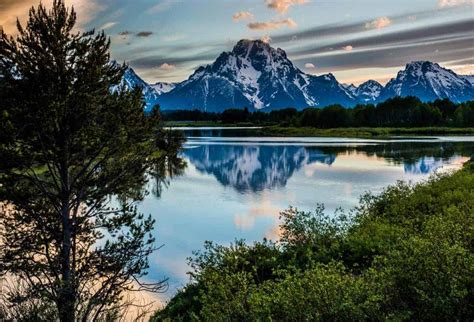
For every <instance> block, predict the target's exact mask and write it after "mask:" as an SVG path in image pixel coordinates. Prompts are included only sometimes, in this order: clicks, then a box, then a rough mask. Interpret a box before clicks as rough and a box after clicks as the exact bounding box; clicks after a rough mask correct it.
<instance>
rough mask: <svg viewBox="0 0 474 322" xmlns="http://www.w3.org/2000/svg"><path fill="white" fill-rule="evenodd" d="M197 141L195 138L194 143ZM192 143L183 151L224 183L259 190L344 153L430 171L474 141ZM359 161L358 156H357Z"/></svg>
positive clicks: (201, 169) (281, 184)
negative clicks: (305, 167) (330, 143)
mask: <svg viewBox="0 0 474 322" xmlns="http://www.w3.org/2000/svg"><path fill="white" fill-rule="evenodd" d="M195 143H197V144H195ZM195 143H194V144H193V143H190V144H189V145H188V147H187V148H186V149H184V151H183V156H184V157H185V158H186V159H188V160H189V162H190V163H191V164H192V165H193V166H194V167H196V169H197V170H198V171H199V172H201V173H206V174H211V175H213V176H214V177H215V178H216V179H217V181H218V182H219V183H220V184H222V185H223V186H231V187H233V188H234V189H236V190H237V191H239V192H245V191H249V192H257V191H262V190H264V189H274V188H281V187H284V186H286V184H287V182H288V180H289V179H290V178H291V177H292V176H293V174H294V173H295V172H296V171H298V170H300V169H301V168H302V167H304V166H307V165H309V164H313V163H320V164H325V165H327V166H330V165H331V164H333V163H334V162H335V160H336V159H337V156H338V155H341V154H347V153H349V154H351V153H354V154H362V155H365V156H368V157H376V158H382V159H384V160H385V161H386V162H388V163H391V164H395V165H403V167H404V171H405V172H406V173H413V174H428V173H431V172H434V171H435V170H437V169H439V168H441V167H443V166H444V165H446V164H450V163H452V162H455V161H456V159H457V158H459V157H461V156H469V154H470V153H471V151H473V145H474V143H461V142H443V143H439V142H437V143H435V144H434V143H426V142H390V143H381V144H373V143H371V144H362V145H346V146H319V147H314V146H304V145H301V146H299V145H257V144H256V145H248V144H241V143H240V142H226V143H225V144H222V142H221V143H219V142H212V144H208V143H203V142H199V143H198V142H195ZM355 162H356V161H355Z"/></svg>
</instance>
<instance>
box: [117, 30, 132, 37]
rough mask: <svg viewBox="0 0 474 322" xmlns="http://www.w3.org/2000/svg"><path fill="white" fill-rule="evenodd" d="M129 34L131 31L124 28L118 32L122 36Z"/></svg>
mask: <svg viewBox="0 0 474 322" xmlns="http://www.w3.org/2000/svg"><path fill="white" fill-rule="evenodd" d="M130 34H131V31H128V30H124V31H121V32H119V33H118V35H119V36H124V37H126V36H128V35H130Z"/></svg>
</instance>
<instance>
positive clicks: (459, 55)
mask: <svg viewBox="0 0 474 322" xmlns="http://www.w3.org/2000/svg"><path fill="white" fill-rule="evenodd" d="M51 2H52V0H43V3H45V4H47V5H48V4H49V3H51ZM38 3H39V0H0V26H2V27H3V28H4V30H5V31H6V32H7V34H14V33H15V25H14V24H15V21H16V18H17V17H18V18H19V19H20V21H25V19H26V17H27V14H28V8H30V7H31V6H32V5H37V4H38ZM66 3H67V4H68V5H73V6H74V7H75V9H76V11H77V12H78V28H79V29H81V30H89V29H92V28H95V29H98V30H99V29H103V30H105V32H106V33H107V34H108V35H109V36H110V37H111V43H112V45H111V55H112V58H114V59H116V60H118V61H120V62H122V61H125V62H127V63H128V64H129V65H130V66H131V67H132V68H133V69H134V70H135V71H136V72H137V74H138V75H140V76H141V77H142V78H143V79H145V80H146V81H148V82H151V83H154V82H158V81H164V82H179V81H183V80H185V79H187V78H188V77H189V76H190V75H191V74H192V73H193V71H194V70H195V69H196V68H197V67H199V66H201V65H205V64H209V63H212V62H213V61H214V60H215V59H216V58H217V56H218V55H219V54H220V53H221V52H223V51H230V50H232V48H233V46H234V45H235V44H236V43H237V41H238V40H240V39H244V38H246V39H262V40H264V41H267V42H269V43H270V44H271V46H273V47H279V48H282V49H283V50H285V51H286V52H287V55H288V57H289V58H290V59H291V60H292V61H293V63H294V64H295V65H296V66H298V67H299V68H300V69H301V70H303V71H305V72H307V73H310V74H315V75H321V74H325V73H333V74H334V75H335V76H336V78H337V79H338V80H339V81H340V82H343V83H354V84H360V83H362V82H364V81H366V80H368V79H375V80H377V81H380V82H381V83H386V82H387V81H388V80H389V79H390V78H392V77H394V76H395V75H396V73H397V71H399V70H400V69H402V68H403V67H404V66H405V64H406V63H409V62H411V61H414V60H430V61H434V62H438V63H439V64H441V65H442V66H445V67H447V68H450V69H453V70H454V71H456V72H457V73H459V74H474V0H396V1H395V0H66Z"/></svg>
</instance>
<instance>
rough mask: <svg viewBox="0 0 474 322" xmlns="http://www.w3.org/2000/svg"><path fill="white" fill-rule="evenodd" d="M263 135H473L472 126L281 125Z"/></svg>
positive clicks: (264, 131)
mask: <svg viewBox="0 0 474 322" xmlns="http://www.w3.org/2000/svg"><path fill="white" fill-rule="evenodd" d="M259 134H261V135H263V136H282V137H283V136H285V137H298V136H305V137H318V136H324V137H328V136H330V137H359V138H372V137H387V136H395V135H401V136H403V135H410V136H412V135H474V128H453V127H421V128H385V127H384V128H382V127H375V128H369V127H360V128H334V129H318V128H313V127H281V126H267V127H263V128H262V129H260V130H259Z"/></svg>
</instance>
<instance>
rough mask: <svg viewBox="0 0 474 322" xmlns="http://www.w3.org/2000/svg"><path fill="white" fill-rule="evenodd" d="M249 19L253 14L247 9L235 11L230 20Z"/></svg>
mask: <svg viewBox="0 0 474 322" xmlns="http://www.w3.org/2000/svg"><path fill="white" fill-rule="evenodd" d="M250 19H253V14H252V13H251V12H249V11H239V12H236V13H235V14H234V15H233V16H232V20H234V21H236V22H237V21H240V20H250Z"/></svg>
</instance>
